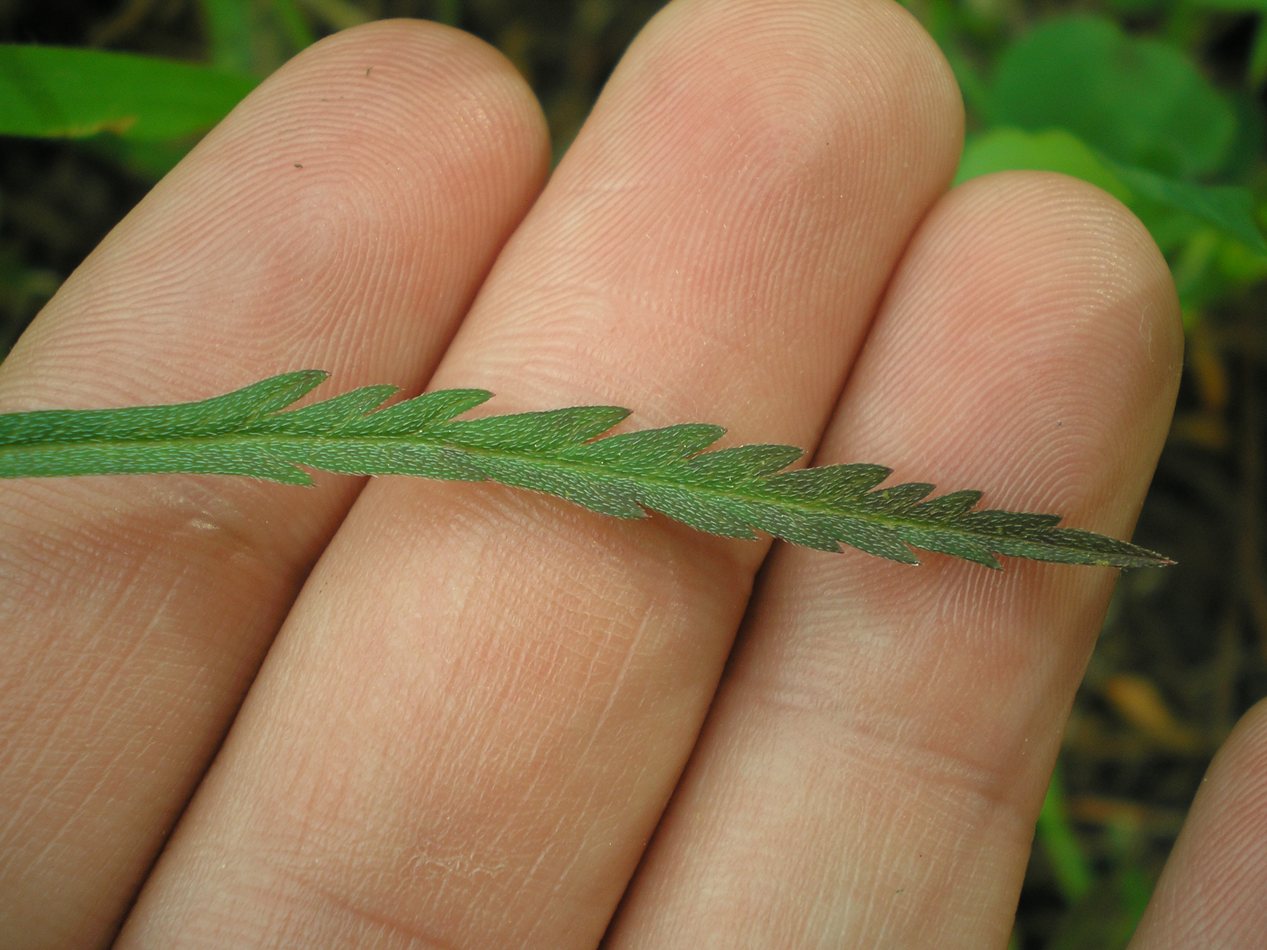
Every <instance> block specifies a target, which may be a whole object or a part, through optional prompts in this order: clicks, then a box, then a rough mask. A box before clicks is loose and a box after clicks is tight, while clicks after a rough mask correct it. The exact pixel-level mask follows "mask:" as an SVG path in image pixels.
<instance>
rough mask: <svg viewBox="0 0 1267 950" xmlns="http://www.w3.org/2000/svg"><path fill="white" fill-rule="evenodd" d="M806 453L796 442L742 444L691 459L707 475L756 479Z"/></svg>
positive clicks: (702, 475) (701, 474) (690, 467)
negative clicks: (789, 443)
mask: <svg viewBox="0 0 1267 950" xmlns="http://www.w3.org/2000/svg"><path fill="white" fill-rule="evenodd" d="M804 454H805V453H804V452H803V451H802V450H801V449H798V448H797V447H796V446H794V445H740V446H736V447H735V448H731V449H718V450H717V451H716V452H706V453H705V454H703V455H697V456H695V457H694V458H692V459H691V460H690V461H689V462H688V463H687V468H688V470H689V471H690V472H691V474H692V475H694V476H698V477H699V478H703V479H710V480H711V479H718V480H727V481H729V480H732V479H745V480H747V479H755V478H760V477H762V476H764V475H770V474H772V473H774V472H777V471H780V470H781V469H784V468H787V467H788V466H789V465H791V464H792V463H793V462H795V461H796V460H797V459H799V458H800V457H801V456H802V455H804Z"/></svg>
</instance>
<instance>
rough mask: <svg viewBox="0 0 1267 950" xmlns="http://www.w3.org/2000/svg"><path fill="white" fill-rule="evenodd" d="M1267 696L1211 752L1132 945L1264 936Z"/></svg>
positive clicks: (1249, 940) (1249, 942)
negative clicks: (1217, 749) (1224, 740)
mask: <svg viewBox="0 0 1267 950" xmlns="http://www.w3.org/2000/svg"><path fill="white" fill-rule="evenodd" d="M1265 896H1267V700H1261V701H1260V702H1259V703H1258V704H1257V705H1256V706H1254V707H1253V708H1252V709H1251V710H1250V711H1249V712H1248V713H1246V714H1245V716H1244V717H1242V719H1241V721H1240V722H1239V723H1238V724H1237V726H1236V728H1235V729H1234V730H1233V731H1232V734H1231V735H1230V736H1229V737H1228V739H1227V741H1226V742H1225V743H1224V745H1223V748H1222V749H1220V750H1219V753H1218V755H1216V756H1215V758H1214V761H1213V763H1212V764H1211V765H1210V769H1209V771H1208V772H1207V774H1206V777H1205V779H1204V781H1203V782H1202V784H1201V788H1200V790H1199V791H1198V793H1197V797H1196V801H1195V802H1194V803H1193V806H1192V812H1191V814H1190V815H1189V816H1188V820H1187V822H1186V823H1185V824H1184V827H1183V831H1182V832H1181V834H1180V835H1179V840H1178V842H1177V843H1176V844H1175V849H1174V851H1173V853H1172V854H1171V856H1170V860H1169V861H1168V862H1167V864H1166V869H1165V871H1164V872H1163V873H1162V876H1161V880H1160V881H1159V882H1158V884H1157V889H1156V891H1155V892H1154V893H1153V899H1152V901H1151V902H1150V903H1149V906H1148V910H1147V911H1146V912H1145V914H1144V918H1143V920H1141V921H1140V925H1139V928H1138V930H1137V931H1136V934H1135V942H1134V943H1133V944H1132V946H1133V947H1140V948H1148V947H1197V946H1200V947H1250V946H1258V945H1259V944H1260V942H1261V940H1262V935H1263V934H1264V933H1267V900H1265V899H1264V897H1265Z"/></svg>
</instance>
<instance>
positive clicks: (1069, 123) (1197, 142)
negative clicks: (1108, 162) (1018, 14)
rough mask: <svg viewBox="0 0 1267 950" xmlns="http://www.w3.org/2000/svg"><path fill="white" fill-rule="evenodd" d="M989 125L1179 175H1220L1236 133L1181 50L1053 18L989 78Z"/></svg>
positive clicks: (1222, 102)
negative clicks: (1068, 135)
mask: <svg viewBox="0 0 1267 950" xmlns="http://www.w3.org/2000/svg"><path fill="white" fill-rule="evenodd" d="M989 118H990V120H991V122H992V123H993V124H995V125H1011V126H1016V127H1018V128H1023V129H1030V130H1033V131H1041V130H1044V129H1050V128H1064V129H1067V130H1069V131H1070V132H1073V133H1074V134H1075V135H1077V136H1078V137H1079V138H1081V139H1082V140H1083V141H1084V142H1086V143H1088V144H1089V145H1091V146H1092V147H1094V148H1096V149H1098V150H1100V151H1102V152H1103V153H1104V154H1106V155H1108V156H1109V157H1110V158H1113V159H1115V160H1117V161H1120V162H1126V163H1128V164H1131V165H1139V166H1142V167H1145V168H1151V169H1153V170H1154V171H1158V172H1162V173H1165V174H1170V175H1177V176H1181V177H1182V176H1190V175H1204V174H1209V173H1212V172H1215V171H1217V170H1218V169H1219V168H1220V166H1221V165H1222V163H1223V161H1224V159H1225V158H1226V156H1227V153H1228V150H1229V147H1230V146H1231V144H1232V141H1233V139H1234V138H1235V134H1236V120H1235V116H1234V113H1233V110H1232V107H1231V106H1230V105H1229V104H1228V102H1227V101H1226V99H1225V98H1224V97H1223V96H1222V95H1221V94H1220V93H1219V92H1218V91H1217V90H1216V89H1215V88H1214V87H1213V86H1212V85H1211V84H1210V83H1209V82H1208V81H1207V80H1206V79H1205V78H1204V77H1203V76H1202V75H1201V74H1200V73H1199V72H1198V71H1197V70H1196V69H1194V68H1193V66H1192V64H1191V63H1190V62H1189V61H1188V60H1187V59H1186V58H1185V57H1184V56H1183V55H1182V54H1181V53H1180V52H1179V51H1178V50H1175V49H1173V48H1172V47H1170V46H1167V45H1165V44H1164V43H1161V42H1158V41H1156V40H1146V39H1137V38H1134V37H1129V36H1127V35H1126V34H1124V33H1123V32H1122V31H1121V30H1120V29H1119V28H1118V27H1117V26H1116V25H1114V24H1113V23H1111V22H1109V21H1108V20H1105V19H1102V18H1100V17H1092V16H1076V17H1067V18H1063V19H1059V20H1053V21H1051V22H1049V23H1046V24H1044V25H1042V26H1039V27H1037V28H1036V29H1034V30H1033V31H1031V32H1030V33H1029V34H1027V35H1026V36H1024V37H1023V38H1021V39H1020V40H1019V41H1018V42H1017V43H1016V44H1015V45H1013V46H1012V47H1011V48H1010V49H1009V50H1008V51H1007V52H1006V53H1005V54H1004V55H1003V57H1002V59H1001V60H1000V62H999V65H998V68H997V71H996V73H995V79H994V85H993V92H992V96H991V103H990V116H989Z"/></svg>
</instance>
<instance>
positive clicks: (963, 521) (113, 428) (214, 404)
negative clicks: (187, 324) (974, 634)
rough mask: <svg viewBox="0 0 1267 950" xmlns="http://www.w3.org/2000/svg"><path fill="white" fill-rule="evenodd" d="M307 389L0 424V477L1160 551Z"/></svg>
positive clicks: (779, 468) (748, 465) (685, 446)
mask: <svg viewBox="0 0 1267 950" xmlns="http://www.w3.org/2000/svg"><path fill="white" fill-rule="evenodd" d="M324 378H325V374H324V373H320V372H317V371H303V372H298V373H287V374H284V375H282V376H276V377H273V378H271V379H266V380H263V381H261V382H258V383H255V384H253V385H251V386H247V387H245V388H243V389H240V390H238V391H236V392H233V393H229V394H227V395H224V396H217V397H214V398H211V399H205V400H201V401H199V402H192V403H179V404H175V405H168V406H140V407H133V408H126V409H106V410H47V411H36V412H25V413H11V414H8V415H0V478H31V477H50V476H60V475H109V474H125V473H140V472H149V473H164V472H173V473H174V472H186V473H203V474H221V475H247V476H251V477H253V478H259V479H267V480H271V481H277V482H284V483H288V484H295V485H306V484H310V482H311V478H310V477H309V475H308V474H307V472H305V471H304V468H314V469H325V470H327V471H334V472H343V473H347V474H359V475H417V476H423V477H427V478H440V479H453V480H463V481H483V480H492V481H497V482H500V483H502V484H505V485H511V486H515V487H519V488H527V489H531V490H534V491H538V492H545V493H548V494H551V495H554V496H556V497H559V498H563V499H566V500H567V501H570V502H573V503H575V504H578V505H581V506H583V507H585V508H588V509H590V510H592V511H596V512H600V513H602V514H606V515H611V516H614V517H617V518H642V517H645V516H646V513H647V511H658V512H660V513H662V514H665V515H668V516H669V517H671V518H674V519H676V520H678V521H681V522H682V523H683V524H686V525H689V526H691V527H693V528H696V529H698V530H700V531H706V532H709V533H712V534H716V535H721V536H725V537H731V538H746V539H751V538H755V537H756V536H757V532H764V533H766V534H769V535H772V536H774V537H777V538H782V539H783V540H785V541H789V542H792V543H794V544H799V545H803V546H806V547H810V548H816V549H819V550H824V551H836V550H839V548H840V546H841V545H842V544H844V545H850V546H852V547H856V548H859V549H860V550H863V551H866V552H868V553H871V554H875V555H878V556H880V557H885V558H889V559H891V560H895V561H902V562H905V563H911V564H913V563H916V557H915V554H914V552H913V551H912V549H911V548H912V546H914V547H918V548H923V549H925V550H929V551H937V552H940V553H943V554H950V555H953V556H956V557H960V558H966V559H968V560H971V561H975V562H977V563H979V564H984V565H986V566H988V567H998V560H997V555H1012V556H1018V557H1028V558H1035V559H1038V560H1047V561H1058V562H1066V563H1076V564H1101V565H1108V566H1114V567H1142V566H1146V565H1159V564H1166V563H1169V562H1167V561H1166V559H1165V558H1163V557H1162V556H1161V555H1158V554H1155V553H1153V552H1151V551H1147V550H1145V549H1143V548H1140V547H1137V546H1135V545H1133V544H1129V543H1127V542H1125V541H1117V540H1114V539H1112V538H1105V537H1102V536H1100V535H1096V534H1091V533H1089V532H1086V531H1080V530H1077V529H1070V528H1059V527H1057V523H1058V522H1059V520H1060V519H1059V517H1058V516H1056V515H1049V514H1031V513H1027V512H1012V511H999V510H994V509H984V510H978V509H976V507H975V506H976V504H977V502H978V501H979V500H980V497H981V494H980V492H976V491H958V492H951V493H950V494H946V495H942V496H939V497H931V498H930V497H929V495H930V494H931V492H932V491H933V486H932V485H929V484H926V483H922V482H909V483H906V484H901V485H892V486H888V487H880V486H881V483H882V482H883V481H884V480H885V479H886V478H887V477H888V476H889V474H890V472H889V469H887V468H885V467H883V466H880V465H870V464H848V465H828V466H823V467H820V468H810V469H801V470H798V471H783V469H785V468H786V466H788V465H790V464H791V463H793V462H794V461H795V460H796V459H798V458H799V457H800V456H801V454H802V453H801V450H800V449H797V448H795V447H793V446H788V445H745V446H734V447H727V448H721V449H714V450H712V451H707V449H708V448H709V447H710V446H712V445H713V444H714V443H716V441H717V440H718V439H720V438H721V437H722V435H723V434H724V432H725V430H724V429H722V428H720V427H719V426H713V425H703V424H696V423H687V424H683V425H677V426H668V427H665V428H660V429H648V430H643V431H641V432H630V433H621V434H618V435H607V436H605V437H604V433H606V432H608V431H609V430H610V429H611V428H612V427H613V426H615V425H616V424H617V423H619V422H620V421H621V420H623V419H624V418H625V417H626V416H627V415H628V410H625V409H621V408H618V407H614V406H577V407H573V408H569V409H555V410H549V411H546V412H524V413H515V414H511V415H502V416H486V417H483V418H479V419H467V420H462V419H458V418H455V417H456V416H458V415H459V414H460V413H462V412H464V411H466V410H467V409H471V408H474V407H475V406H477V405H479V404H481V403H483V402H484V401H485V400H487V399H488V398H489V394H488V393H487V392H484V391H483V390H471V389H468V390H447V391H443V392H436V393H426V394H424V395H422V396H418V397H415V398H414V399H409V400H405V401H403V402H400V403H397V404H395V405H393V406H387V407H386V408H382V404H383V402H384V401H385V400H386V399H388V398H389V397H390V396H391V395H392V393H394V392H395V389H394V387H391V386H366V387H363V388H361V389H357V390H353V391H352V392H349V393H345V394H343V395H341V396H335V397H333V398H331V399H327V400H324V401H322V402H317V403H313V404H312V405H309V406H305V407H302V408H299V409H290V408H288V407H290V406H292V405H293V404H294V403H295V402H297V401H298V400H299V399H300V398H302V397H303V396H304V395H305V394H307V393H308V392H309V391H310V390H311V389H312V388H313V387H315V386H316V385H317V384H318V383H320V382H321V380H322V379H324Z"/></svg>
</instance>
